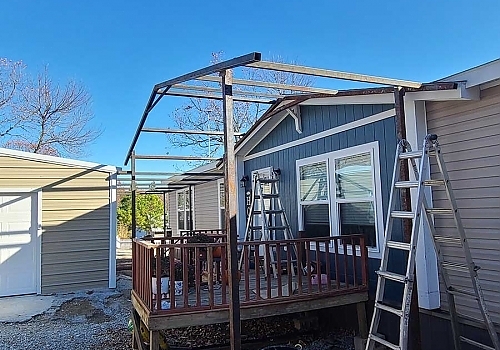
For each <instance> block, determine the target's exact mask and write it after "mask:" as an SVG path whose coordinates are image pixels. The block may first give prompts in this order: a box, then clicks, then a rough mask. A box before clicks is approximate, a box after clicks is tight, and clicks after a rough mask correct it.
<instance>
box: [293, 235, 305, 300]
mask: <svg viewBox="0 0 500 350" xmlns="http://www.w3.org/2000/svg"><path fill="white" fill-rule="evenodd" d="M302 245H303V241H300V242H295V248H296V249H297V280H298V284H299V285H298V289H299V295H301V294H302V274H303V273H304V271H303V269H302V268H303V266H302Z"/></svg>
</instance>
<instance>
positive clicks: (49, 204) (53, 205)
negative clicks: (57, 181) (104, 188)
mask: <svg viewBox="0 0 500 350" xmlns="http://www.w3.org/2000/svg"><path fill="white" fill-rule="evenodd" d="M68 208H71V209H72V210H87V211H88V210H107V211H108V212H109V199H108V198H103V199H99V198H97V199H95V198H88V197H87V198H82V199H78V200H77V199H74V198H66V199H52V200H44V201H43V210H47V211H49V210H67V209H68Z"/></svg>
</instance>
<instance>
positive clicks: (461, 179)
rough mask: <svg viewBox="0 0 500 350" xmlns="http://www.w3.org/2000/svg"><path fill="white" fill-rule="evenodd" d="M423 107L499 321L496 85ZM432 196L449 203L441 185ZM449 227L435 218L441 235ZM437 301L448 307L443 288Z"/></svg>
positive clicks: (463, 279)
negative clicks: (473, 97)
mask: <svg viewBox="0 0 500 350" xmlns="http://www.w3.org/2000/svg"><path fill="white" fill-rule="evenodd" d="M426 107H427V119H428V130H429V132H430V133H435V134H437V135H438V136H439V139H438V140H439V143H440V144H441V146H442V150H443V157H444V160H445V162H446V166H447V169H448V171H449V176H450V179H451V185H452V187H453V189H454V193H455V196H456V198H457V205H458V208H459V211H460V215H461V216H462V218H463V223H464V226H465V233H466V235H467V237H468V239H469V244H470V247H471V252H472V257H473V259H474V261H475V263H476V264H477V265H479V266H480V267H481V269H480V270H479V272H478V274H479V278H480V281H481V286H482V288H483V291H484V294H485V299H486V302H487V306H488V308H489V311H490V313H491V315H492V318H493V321H494V322H496V323H499V324H500V274H499V273H498V270H499V269H500V86H497V87H493V88H490V89H487V90H483V91H481V99H480V101H453V102H451V101H450V102H427V105H426ZM436 171H437V170H436V167H435V166H434V167H432V166H431V172H432V173H433V174H435V173H436ZM433 200H434V206H435V207H444V206H445V204H446V203H447V202H446V201H445V200H446V196H445V193H444V191H442V190H434V191H433ZM452 226H453V222H452V220H451V219H436V227H437V229H438V230H439V231H440V232H441V233H442V234H443V235H448V234H449V235H452V234H453V232H452V231H451V230H452ZM443 252H444V253H445V258H446V259H448V260H453V259H454V257H459V256H461V250H460V248H458V249H457V248H450V247H443ZM451 280H452V283H455V284H457V285H458V286H464V287H467V286H470V280H469V279H468V278H467V275H464V274H460V273H454V274H452V275H451ZM443 290H444V289H443V287H442V286H441V291H443ZM441 300H442V306H443V308H444V309H447V307H448V305H447V300H446V296H445V295H444V293H442V299H441ZM456 303H457V309H458V311H459V312H461V313H463V314H466V315H469V316H472V317H474V318H478V319H480V318H481V315H480V313H479V310H478V307H477V303H476V302H475V301H474V300H465V299H462V298H456Z"/></svg>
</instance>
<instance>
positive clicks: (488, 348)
mask: <svg viewBox="0 0 500 350" xmlns="http://www.w3.org/2000/svg"><path fill="white" fill-rule="evenodd" d="M460 340H461V341H463V342H464V343H467V344H470V345H474V346H475V347H477V348H480V349H485V350H495V348H492V347H491V346H488V345H484V344H482V343H479V342H477V341H475V340H472V339H469V338H466V337H464V336H460Z"/></svg>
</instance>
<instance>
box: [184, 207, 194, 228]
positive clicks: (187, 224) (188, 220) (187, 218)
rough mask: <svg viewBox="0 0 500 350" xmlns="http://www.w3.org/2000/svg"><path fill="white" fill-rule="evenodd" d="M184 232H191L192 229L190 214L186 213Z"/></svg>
mask: <svg viewBox="0 0 500 350" xmlns="http://www.w3.org/2000/svg"><path fill="white" fill-rule="evenodd" d="M185 226H186V230H192V229H193V228H192V227H191V212H190V211H187V212H186V224H185Z"/></svg>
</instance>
